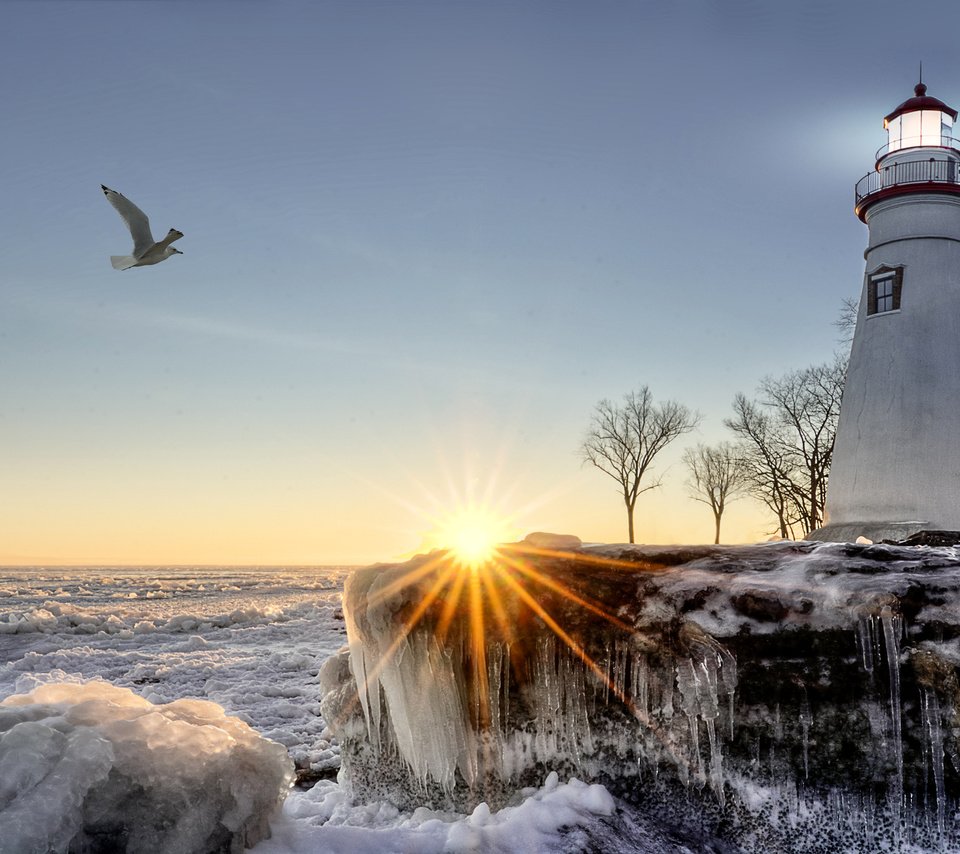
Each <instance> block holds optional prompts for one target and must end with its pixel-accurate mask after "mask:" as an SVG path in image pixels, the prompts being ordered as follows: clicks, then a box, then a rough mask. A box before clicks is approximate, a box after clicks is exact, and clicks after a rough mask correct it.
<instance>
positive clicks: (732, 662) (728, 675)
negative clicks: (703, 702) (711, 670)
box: [718, 647, 737, 741]
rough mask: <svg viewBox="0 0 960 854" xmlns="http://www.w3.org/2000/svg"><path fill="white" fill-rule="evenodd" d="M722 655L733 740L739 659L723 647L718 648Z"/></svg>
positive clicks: (722, 670)
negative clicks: (734, 704)
mask: <svg viewBox="0 0 960 854" xmlns="http://www.w3.org/2000/svg"><path fill="white" fill-rule="evenodd" d="M718 653H719V655H720V677H721V678H722V679H723V687H724V688H725V689H726V692H727V711H728V713H729V715H730V740H731V741H733V718H734V713H733V698H734V695H735V694H736V691H737V659H736V658H734V656H733V654H732V653H730V652H728V651H727V650H726V649H724V648H723V647H720V648H719V649H718Z"/></svg>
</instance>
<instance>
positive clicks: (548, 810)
mask: <svg viewBox="0 0 960 854" xmlns="http://www.w3.org/2000/svg"><path fill="white" fill-rule="evenodd" d="M349 572H350V568H348V567H317V568H284V567H277V568H263V569H261V568H236V567H225V568H223V569H214V568H208V567H204V568H159V569H158V568H142V569H140V568H117V567H105V568H87V567H84V568H32V567H24V568H0V700H2V699H4V698H6V697H8V696H10V695H12V694H15V693H24V692H25V691H27V690H30V689H31V688H33V687H35V686H37V685H39V684H43V683H44V682H49V681H56V680H57V679H58V678H61V676H63V677H66V678H82V679H103V680H105V681H106V682H109V683H110V684H112V685H115V686H118V687H122V688H129V689H131V690H132V691H133V692H134V693H136V694H138V695H140V696H142V697H144V698H146V699H148V700H150V701H151V702H154V703H168V702H171V701H174V700H178V699H184V698H197V699H205V700H209V701H212V702H215V703H217V704H218V705H219V706H221V707H222V708H223V709H224V710H225V712H226V713H227V714H229V715H234V716H236V717H238V718H240V719H241V720H242V721H244V722H246V723H248V724H249V725H250V726H251V727H252V728H253V729H254V730H256V731H257V732H259V733H260V734H261V735H263V736H265V737H267V738H270V739H272V740H274V741H277V742H279V743H280V744H282V745H283V746H284V747H285V748H286V749H287V751H288V752H289V754H290V756H291V757H292V758H293V760H294V762H295V763H296V765H297V768H298V772H300V773H302V774H305V775H307V776H310V775H312V777H313V779H316V778H317V777H319V778H321V780H320V782H319V783H318V784H317V785H316V786H315V787H313V788H312V789H301V788H295V789H293V790H292V791H291V793H290V795H289V796H288V798H287V800H286V802H285V804H284V807H283V811H282V813H281V814H278V815H277V816H276V817H275V818H274V819H273V821H272V822H271V825H272V828H273V838H272V839H270V840H266V841H264V842H262V843H260V844H259V845H257V846H256V847H255V848H254V849H251V850H253V851H256V852H258V854H259V852H263V854H307V852H318V851H324V852H335V851H343V852H351V854H353V852H357V854H362V852H366V851H370V852H390V851H398V852H399V851H417V852H429V851H436V852H440V851H473V850H485V851H490V852H498V851H502V852H504V854H507V852H513V851H530V852H534V851H536V852H539V851H564V852H576V851H579V850H582V845H581V841H578V840H579V837H578V835H577V833H576V832H575V829H576V828H577V827H578V826H583V825H588V824H591V823H594V822H596V821H597V820H599V819H601V818H604V817H607V818H609V814H610V812H611V811H612V809H613V800H612V799H611V798H610V796H609V794H608V793H607V792H606V790H605V789H603V788H602V787H599V786H587V785H585V784H581V783H579V782H578V781H574V782H570V781H560V780H558V779H556V778H555V776H554V777H553V778H551V779H549V780H547V781H545V785H544V786H543V787H542V788H541V789H539V790H533V789H532V790H529V791H528V792H525V793H518V798H517V803H516V805H512V806H511V807H509V808H508V809H507V810H503V811H501V812H499V813H493V814H491V813H490V811H489V810H487V811H484V810H482V809H480V810H479V811H475V812H474V814H473V815H470V816H460V815H456V814H440V813H434V812H432V811H429V810H425V809H421V810H417V811H415V812H414V813H412V814H410V813H406V814H404V813H400V812H398V811H397V810H396V809H395V808H393V807H391V806H390V805H389V804H357V803H353V802H351V799H350V796H349V792H348V791H347V790H346V789H345V788H344V787H342V786H340V785H338V784H337V783H335V782H333V781H332V780H330V779H322V778H324V777H330V776H332V775H333V774H334V773H335V771H336V769H337V768H338V767H339V747H338V745H337V744H336V743H335V741H333V740H332V738H331V736H330V733H329V732H328V731H327V728H326V724H325V722H324V721H323V719H322V717H321V716H320V708H319V701H320V697H319V693H318V692H319V686H318V683H317V672H318V670H319V668H320V666H321V664H322V663H323V661H325V660H326V659H327V658H328V657H329V656H331V655H333V654H334V653H335V652H337V650H339V649H340V648H341V647H342V646H343V645H344V644H345V643H346V634H345V629H344V623H343V615H342V611H341V592H342V588H343V580H344V578H345V577H346V575H347V574H348V573H349ZM0 821H2V814H0ZM563 826H567V827H563ZM569 828H573V831H574V832H571V830H570V829H569ZM606 832H608V833H611V834H613V835H614V836H616V833H617V832H616V831H610V830H608V831H606ZM648 834H649V835H648V836H647V837H646V838H647V839H648V841H649V845H645V847H644V848H643V849H638V848H637V845H636V844H635V843H630V844H628V846H627V847H626V848H624V849H623V850H625V851H638V850H646V851H649V852H659V851H679V850H682V849H680V848H677V847H675V846H674V845H672V844H669V843H666V842H664V841H662V840H661V841H657V837H656V834H655V831H654V830H653V829H652V828H650V829H648ZM477 846H480V848H478V847H477ZM610 846H611V847H609V848H608V850H610V851H615V850H617V849H616V847H614V846H616V842H615V841H611V842H610ZM183 854H188V852H183Z"/></svg>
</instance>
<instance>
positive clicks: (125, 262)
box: [100, 184, 183, 270]
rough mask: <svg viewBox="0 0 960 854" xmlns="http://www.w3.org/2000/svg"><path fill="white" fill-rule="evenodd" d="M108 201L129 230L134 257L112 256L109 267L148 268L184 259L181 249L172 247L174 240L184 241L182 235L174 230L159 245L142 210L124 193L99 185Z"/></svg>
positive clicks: (123, 268) (115, 268) (117, 268)
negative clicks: (172, 257)
mask: <svg viewBox="0 0 960 854" xmlns="http://www.w3.org/2000/svg"><path fill="white" fill-rule="evenodd" d="M100 189H101V190H103V194H104V195H105V196H106V197H107V201H108V202H110V204H111V205H113V206H114V207H115V208H116V210H117V213H118V214H120V216H121V218H122V219H123V221H124V222H125V223H126V224H127V228H129V229H130V235H131V236H132V237H133V254H132V255H111V256H110V263H111V264H113V269H114V270H127V269H129V268H130V267H146V266H148V265H149V264H159V263H160V262H161V261H166V260H167V258H169V257H170V256H171V255H183V253H182V252H181V251H180V250H179V249H174V248H173V247H172V246H171V245H170V244H171V243H173V241H174V240H179V239H180V238H181V237H183V232H182V231H177V230H176V229H175V228H171V229H170V230H169V231H168V232H167V236H166V237H164V238H163V240H161V241H160V242H159V243H158V242H157V241H155V240H154V239H153V234H151V233H150V220H149V219H147V215H146V214H145V213H144V212H143V211H142V210H140V208H138V207H137V206H136V205H135V204H134V203H133V202H131V201H130V199H128V198H127V197H126V196H125V195H123V194H122V193H118V192H117V191H116V190H111V189H110V188H109V187H104V186H103V184H101V185H100Z"/></svg>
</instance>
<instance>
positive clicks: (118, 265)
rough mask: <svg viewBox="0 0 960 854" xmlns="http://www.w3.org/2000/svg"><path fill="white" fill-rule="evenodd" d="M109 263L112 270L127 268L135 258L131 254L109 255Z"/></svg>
mask: <svg viewBox="0 0 960 854" xmlns="http://www.w3.org/2000/svg"><path fill="white" fill-rule="evenodd" d="M110 263H111V264H113V269H114V270H127V269H129V268H130V267H133V266H134V265H135V264H136V263H137V259H136V258H134V257H133V256H132V255H111V256H110Z"/></svg>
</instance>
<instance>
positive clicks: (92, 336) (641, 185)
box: [0, 0, 960, 565]
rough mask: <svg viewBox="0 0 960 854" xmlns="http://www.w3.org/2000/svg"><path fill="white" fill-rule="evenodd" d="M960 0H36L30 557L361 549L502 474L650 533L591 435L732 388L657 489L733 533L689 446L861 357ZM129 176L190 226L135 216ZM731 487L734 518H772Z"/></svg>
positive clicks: (25, 239)
mask: <svg viewBox="0 0 960 854" xmlns="http://www.w3.org/2000/svg"><path fill="white" fill-rule="evenodd" d="M957 24H960V9H958V8H957V7H956V6H955V4H952V3H948V2H942V3H923V2H919V3H914V4H912V5H911V6H910V7H909V8H906V7H902V6H894V5H892V4H889V5H888V6H887V5H884V4H883V3H880V4H877V3H862V2H849V3H842V4H835V3H832V2H830V3H827V2H803V3H799V2H798V3H779V2H777V3H772V2H771V3H764V2H738V0H733V2H723V3H720V2H680V3H675V4H670V3H643V2H632V3H627V2H623V3H618V2H572V1H571V2H559V3H558V2H524V3H515V2H497V1H496V0H494V2H482V3H481V2H432V1H431V2H416V1H412V2H374V0H366V2H357V3H347V2H315V3H305V2H304V3H298V2H277V3H266V2H252V0H246V2H210V0H207V2H194V3H188V2H175V0H170V2H150V0H145V2H121V1H120V0H110V2H98V1H97V0H87V1H86V2H59V0H43V2H18V0H14V1H13V2H7V3H5V4H4V27H3V28H2V30H0V81H3V82H2V83H0V111H2V115H3V117H4V133H3V154H4V156H3V157H2V158H0V179H2V187H3V193H2V196H0V233H2V235H3V238H2V252H0V563H2V564H71V563H72V564H88V563H89V564H104V565H108V564H192V563H195V564H336V563H370V562H376V561H389V560H394V559H397V558H399V557H402V556H404V555H409V554H411V553H413V552H415V551H417V550H419V549H420V548H423V547H424V546H425V544H426V545H429V544H430V542H431V531H432V530H433V528H434V527H435V526H436V525H437V520H438V518H442V517H445V516H446V515H448V514H450V513H453V512H455V511H456V510H457V509H458V508H462V507H464V506H482V507H487V508H489V509H490V512H491V513H493V514H496V515H498V516H500V517H504V518H506V519H508V521H509V523H510V527H511V529H512V530H513V531H515V533H516V534H517V535H518V536H522V535H523V534H525V533H527V532H529V531H534V530H546V531H553V532H560V533H571V534H576V535H578V536H580V537H581V538H582V539H584V540H587V541H601V542H622V541H624V540H625V539H626V519H625V511H624V509H623V505H622V501H621V499H620V497H619V494H618V491H617V490H618V488H617V485H616V483H615V482H614V481H613V480H611V479H609V478H608V477H606V476H605V475H603V474H602V473H600V472H599V471H597V470H595V469H591V468H589V467H585V466H584V465H583V464H582V462H581V459H580V456H579V453H578V449H579V447H580V444H581V442H582V440H583V438H584V435H585V431H586V429H587V427H588V425H589V420H590V414H591V411H592V409H593V407H594V406H595V404H596V403H597V402H598V401H599V400H601V399H603V398H610V399H618V398H620V397H621V396H622V395H623V394H625V393H626V392H629V391H631V390H634V389H637V388H639V387H640V386H642V385H648V386H649V387H650V389H651V391H652V392H653V395H654V397H655V398H656V399H658V400H667V399H671V400H677V401H680V402H681V403H683V404H685V405H686V406H688V407H689V408H690V409H692V410H695V411H697V412H699V413H700V415H701V416H702V420H701V423H700V427H699V428H698V430H697V431H696V432H694V433H692V434H690V435H689V436H685V437H682V438H681V439H679V440H678V441H677V442H676V443H675V444H674V445H672V446H671V447H670V448H669V449H668V450H667V451H665V452H664V453H663V455H662V456H661V457H660V458H659V460H658V463H659V464H658V466H657V474H658V475H662V477H663V485H662V486H661V487H660V488H659V489H657V490H653V491H651V492H649V493H646V494H645V495H644V496H643V497H641V499H640V501H639V502H638V505H637V517H636V521H637V538H638V540H639V541H642V542H651V543H657V542H660V543H665V542H705V541H710V540H712V533H713V531H712V525H713V521H712V516H711V513H710V510H709V508H707V507H706V506H705V505H702V504H698V503H696V502H694V501H693V500H692V499H691V498H690V497H689V494H688V489H687V487H686V486H685V479H686V474H685V470H684V468H683V465H682V463H681V454H682V452H683V449H684V448H685V447H688V446H690V445H693V444H695V443H697V442H706V443H714V442H717V441H720V440H723V439H727V438H730V437H729V436H728V435H727V431H726V430H725V428H724V426H723V419H724V418H725V417H728V416H729V414H730V404H731V401H732V399H733V397H734V395H735V394H736V393H737V392H745V393H747V394H748V395H749V394H752V393H753V392H754V391H755V389H756V386H757V383H758V382H759V381H760V380H761V379H762V378H763V377H764V376H767V375H773V376H776V375H781V374H783V373H786V372H787V371H790V370H794V369H797V368H802V367H805V366H807V365H810V364H815V363H819V362H823V361H826V360H828V359H829V358H830V357H831V355H832V353H833V352H834V350H835V349H837V347H838V346H839V343H838V340H837V337H838V333H837V330H836V328H835V327H834V326H833V321H834V320H835V319H836V318H837V316H838V314H839V310H840V306H841V301H842V300H843V299H844V298H849V297H856V296H857V295H858V294H859V289H860V283H861V278H862V274H863V255H862V253H863V249H864V247H865V244H866V229H865V227H864V226H863V225H862V224H861V223H860V222H859V221H858V220H857V219H856V217H855V216H854V214H853V210H852V207H853V186H854V183H855V182H856V181H857V180H858V179H859V178H860V177H861V176H862V175H864V174H865V173H866V172H868V171H869V170H870V169H871V168H872V166H873V153H874V152H875V150H876V149H877V148H878V147H879V146H880V145H882V144H883V142H884V141H885V140H884V136H885V135H884V133H883V129H882V118H883V116H884V115H885V114H886V113H888V112H889V111H890V110H891V109H892V108H893V107H895V106H896V105H897V104H898V103H900V102H901V101H902V100H904V99H905V98H907V97H909V96H910V95H912V88H913V85H914V84H915V83H916V82H917V74H918V67H919V63H920V62H921V61H922V62H923V68H924V72H923V75H924V82H926V83H927V84H928V86H929V90H930V94H931V95H934V96H936V97H939V98H942V99H943V100H945V101H946V102H947V103H950V104H957V103H958V102H960V62H958V59H957V53H956V46H955V38H954V35H953V34H954V33H955V31H956V28H957V27H956V25H957ZM100 184H106V185H107V186H109V187H112V188H114V189H116V190H119V191H120V192H121V193H124V194H125V195H127V196H128V197H129V198H130V199H131V200H132V201H134V202H135V203H136V204H137V205H139V206H140V207H142V208H143V209H144V210H145V212H146V213H147V214H148V215H149V216H150V218H151V224H152V226H153V230H154V233H155V235H157V236H160V235H163V234H165V233H166V231H167V230H168V229H169V228H171V227H175V228H178V229H180V230H181V231H182V232H183V233H184V235H185V236H184V238H183V239H182V240H180V241H179V242H178V243H177V246H178V247H179V248H180V249H181V250H182V251H183V253H184V254H183V255H182V256H175V257H173V258H172V259H170V260H168V261H165V262H164V263H162V264H160V265H157V266H153V267H146V268H141V269H132V270H127V271H122V272H120V271H115V270H113V269H112V268H111V266H110V260H109V256H110V255H123V254H126V253H128V252H129V251H130V238H129V235H128V233H127V232H126V230H125V228H124V225H123V223H122V222H121V221H120V219H119V217H118V216H117V214H116V213H115V212H114V211H113V209H112V208H111V207H110V205H109V204H108V203H107V202H106V201H105V199H104V197H103V195H102V193H101V191H100ZM771 529H772V523H771V521H770V519H769V518H768V514H766V513H765V512H763V510H762V508H761V507H759V506H758V505H756V504H755V503H754V502H752V501H749V500H741V501H739V502H737V503H736V504H734V505H732V506H731V508H730V509H729V510H728V512H727V516H726V517H725V520H724V530H723V538H724V539H725V540H727V541H734V542H744V541H753V540H757V539H765V538H766V537H767V536H768V535H769V533H770V532H771Z"/></svg>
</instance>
